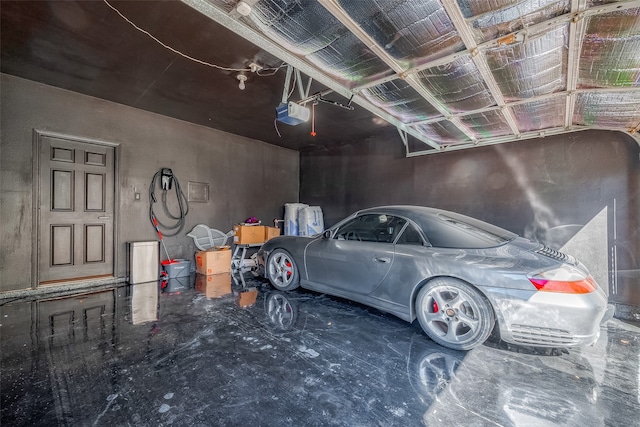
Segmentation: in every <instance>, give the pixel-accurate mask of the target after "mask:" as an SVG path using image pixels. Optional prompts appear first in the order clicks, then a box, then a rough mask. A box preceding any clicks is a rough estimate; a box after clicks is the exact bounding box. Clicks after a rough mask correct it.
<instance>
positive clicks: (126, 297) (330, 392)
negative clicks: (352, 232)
mask: <svg viewBox="0 0 640 427" xmlns="http://www.w3.org/2000/svg"><path fill="white" fill-rule="evenodd" d="M192 279H193V280H192ZM228 279H229V278H227V279H225V280H224V281H223V280H222V279H220V280H219V281H218V282H217V284H218V287H217V288H216V287H208V286H213V285H211V284H209V285H208V284H207V281H206V280H204V282H203V281H202V280H203V279H201V282H200V285H198V280H197V278H190V279H189V281H187V283H188V284H187V285H185V284H180V285H176V284H169V283H167V284H166V286H165V287H162V283H161V282H160V283H155V282H154V283H151V284H140V285H127V286H120V287H114V288H111V289H105V290H102V291H100V292H93V293H85V294H82V295H67V296H57V297H56V298H48V299H47V298H39V299H36V298H34V299H25V300H23V301H7V303H5V304H2V305H1V306H0V316H1V317H0V319H1V321H2V326H0V328H1V330H0V331H1V332H2V334H1V340H2V342H1V343H2V354H1V355H0V358H1V360H0V362H1V363H2V368H3V369H2V376H1V381H2V382H1V384H0V385H1V387H2V390H3V393H2V408H1V412H0V414H1V418H0V422H1V423H2V424H3V425H4V424H7V425H51V424H61V423H62V424H74V425H84V424H94V425H121V424H125V423H133V424H136V425H154V426H155V425H169V424H183V425H184V424H202V425H207V424H210V423H211V420H216V422H215V423H216V424H219V425H249V424H256V425H391V426H393V425H399V426H412V425H416V426H418V425H425V424H426V425H438V424H442V423H445V424H447V425H461V424H463V425H495V424H497V425H536V426H538V425H630V423H631V420H635V419H636V418H635V417H636V415H637V413H638V411H639V410H640V403H639V402H638V400H637V395H638V365H639V363H638V362H639V361H638V353H639V346H640V344H639V343H640V329H639V328H637V327H635V326H633V325H628V324H625V323H622V322H620V321H617V320H616V321H613V322H611V323H610V324H609V325H608V327H607V329H605V330H603V336H602V337H601V339H600V341H599V342H598V343H597V345H596V346H595V347H589V348H586V349H583V350H580V351H577V350H571V351H563V350H562V349H558V350H557V351H553V352H543V351H537V350H536V349H528V348H521V347H514V346H505V345H503V344H502V343H500V342H499V341H494V342H492V343H487V344H485V345H483V346H481V347H479V348H477V349H475V350H473V351H470V352H459V351H453V350H448V349H446V348H444V347H441V346H439V345H437V344H435V343H434V342H432V341H430V340H429V339H428V338H427V337H426V336H425V335H424V334H423V333H422V331H421V329H420V328H419V326H417V325H412V326H411V327H408V328H407V325H406V323H405V322H403V321H401V320H399V319H397V318H395V317H393V316H391V315H387V314H383V313H381V312H379V311H377V310H375V309H372V308H368V307H365V306H361V305H359V304H355V303H352V302H348V301H345V300H341V299H338V298H333V297H328V296H325V295H322V294H318V293H313V292H308V291H290V292H287V293H280V292H277V291H273V290H271V288H270V287H269V286H268V285H267V283H266V282H265V281H263V280H261V279H257V278H255V277H253V276H252V275H251V274H250V273H247V274H246V275H245V276H243V278H242V279H243V280H232V283H231V284H230V286H229V287H228V291H227V283H228V282H227V281H226V280H228ZM236 279H237V278H236ZM223 282H224V285H222V283H223ZM220 286H222V287H220ZM178 288H179V289H178ZM221 289H223V290H221ZM633 397H636V398H633Z"/></svg>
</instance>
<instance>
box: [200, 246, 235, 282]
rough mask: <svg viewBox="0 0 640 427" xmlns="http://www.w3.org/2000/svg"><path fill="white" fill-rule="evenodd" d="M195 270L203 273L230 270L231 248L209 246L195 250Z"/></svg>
mask: <svg viewBox="0 0 640 427" xmlns="http://www.w3.org/2000/svg"><path fill="white" fill-rule="evenodd" d="M196 271H197V272H198V273H200V274H204V275H209V274H220V273H228V272H230V271H231V248H229V247H224V248H211V249H209V250H208V251H201V252H196Z"/></svg>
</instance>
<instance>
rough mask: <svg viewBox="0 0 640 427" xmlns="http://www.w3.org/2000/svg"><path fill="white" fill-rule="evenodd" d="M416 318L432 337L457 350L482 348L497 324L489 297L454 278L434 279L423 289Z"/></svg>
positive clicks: (419, 295) (417, 306)
mask: <svg viewBox="0 0 640 427" xmlns="http://www.w3.org/2000/svg"><path fill="white" fill-rule="evenodd" d="M416 315H417V317H418V321H419V322H420V326H422V330H423V331H424V332H425V333H426V334H427V335H428V336H429V338H431V339H432V340H433V341H435V342H437V343H438V344H440V345H442V346H444V347H448V348H451V349H454V350H471V349H472V348H475V347H477V346H479V345H481V344H482V343H484V342H485V341H486V340H487V338H488V337H489V335H490V334H491V331H492V330H493V326H494V323H495V320H494V314H493V310H492V309H491V305H490V303H489V301H488V300H487V298H486V297H485V296H484V295H482V294H481V293H480V292H479V291H478V290H476V289H475V288H474V287H472V286H471V285H468V284H467V283H465V282H463V281H461V280H457V279H451V278H437V279H434V280H432V281H430V282H429V283H427V284H426V285H425V286H424V287H423V288H422V289H421V290H420V292H419V293H418V297H417V298H416Z"/></svg>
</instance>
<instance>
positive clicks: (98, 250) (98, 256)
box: [84, 224, 105, 263]
mask: <svg viewBox="0 0 640 427" xmlns="http://www.w3.org/2000/svg"><path fill="white" fill-rule="evenodd" d="M84 230H85V231H84V233H85V235H84V238H85V254H84V260H85V262H87V263H89V262H104V245H105V241H104V224H91V225H89V224H88V225H85V226H84Z"/></svg>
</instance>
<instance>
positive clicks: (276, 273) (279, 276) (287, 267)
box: [267, 249, 300, 291]
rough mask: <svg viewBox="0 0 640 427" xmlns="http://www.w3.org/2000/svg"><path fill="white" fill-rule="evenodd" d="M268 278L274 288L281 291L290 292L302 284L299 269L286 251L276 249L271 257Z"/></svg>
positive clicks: (268, 263)
mask: <svg viewBox="0 0 640 427" xmlns="http://www.w3.org/2000/svg"><path fill="white" fill-rule="evenodd" d="M267 277H268V278H269V281H270V282H271V284H272V285H273V287H274V288H276V289H278V290H281V291H290V290H291V289H295V288H297V287H298V286H299V284H300V277H299V274H298V267H297V266H296V263H295V262H294V261H293V257H291V255H290V254H289V252H287V251H285V250H284V249H276V250H274V251H273V252H272V253H271V255H270V256H269V261H268V262H267Z"/></svg>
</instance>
